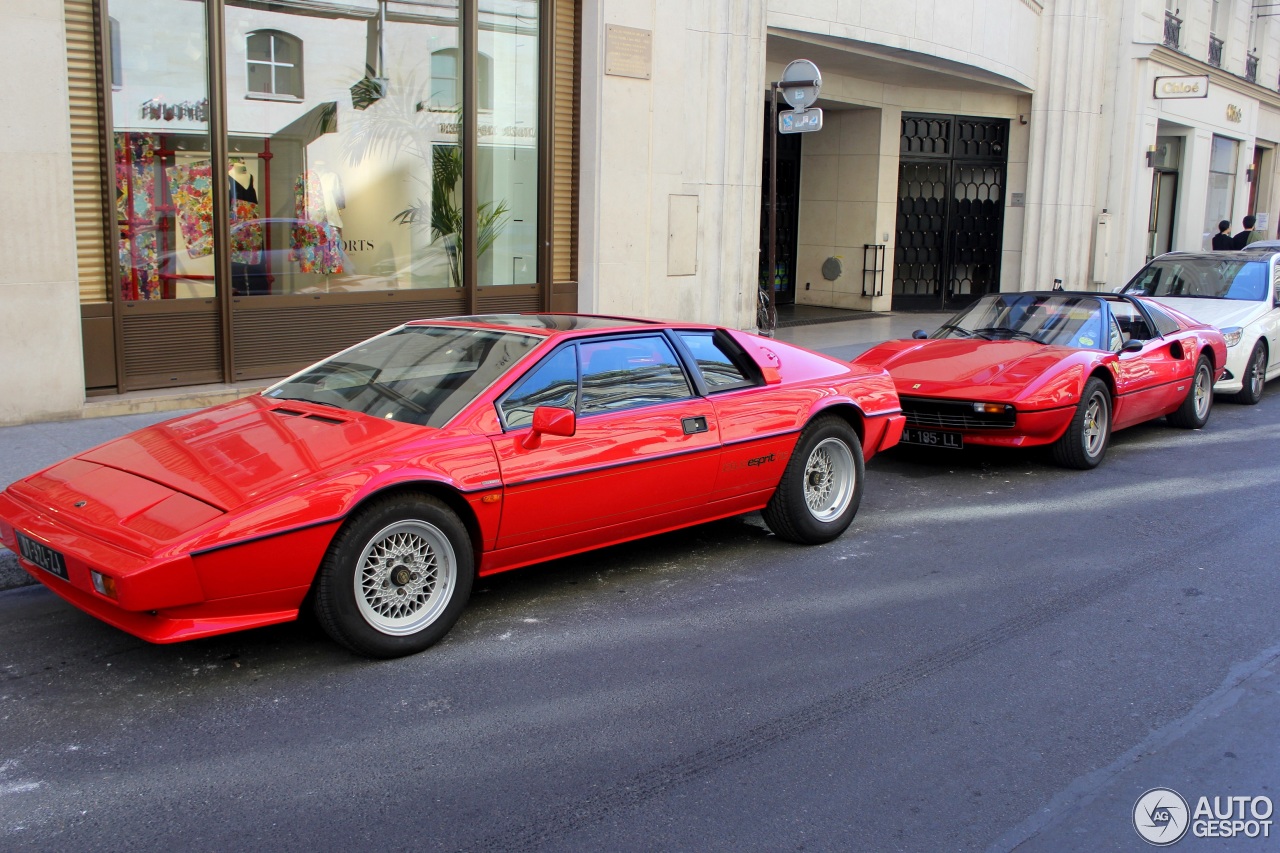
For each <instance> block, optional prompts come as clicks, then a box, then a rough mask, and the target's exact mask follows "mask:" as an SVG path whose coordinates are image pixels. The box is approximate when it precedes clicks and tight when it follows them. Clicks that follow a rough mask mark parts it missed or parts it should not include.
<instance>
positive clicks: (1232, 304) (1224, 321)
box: [1148, 296, 1271, 329]
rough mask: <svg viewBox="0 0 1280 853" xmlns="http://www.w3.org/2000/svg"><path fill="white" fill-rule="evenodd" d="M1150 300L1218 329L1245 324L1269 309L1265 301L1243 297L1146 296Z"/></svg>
mask: <svg viewBox="0 0 1280 853" xmlns="http://www.w3.org/2000/svg"><path fill="white" fill-rule="evenodd" d="M1148 298H1150V299H1151V301H1152V302H1158V303H1160V304H1161V305H1168V306H1169V307H1170V308H1173V309H1175V310H1177V311H1181V312H1182V313H1183V314H1186V315H1187V316H1188V317H1190V318H1191V319H1193V320H1197V321H1199V322H1201V323H1207V324H1209V325H1210V326H1215V327H1217V328H1219V329H1226V328H1229V327H1231V326H1247V325H1248V324H1250V323H1252V322H1253V321H1254V320H1257V319H1258V318H1259V317H1261V316H1263V315H1264V314H1266V313H1267V312H1268V311H1270V310H1271V306H1270V305H1268V304H1267V303H1266V302H1253V301H1245V300H1243V299H1189V298H1186V297H1178V296H1159V297H1148Z"/></svg>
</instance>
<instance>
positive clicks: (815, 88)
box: [778, 59, 822, 112]
mask: <svg viewBox="0 0 1280 853" xmlns="http://www.w3.org/2000/svg"><path fill="white" fill-rule="evenodd" d="M778 87H779V88H780V89H781V90H782V97H783V98H784V99H786V102H787V103H788V104H790V105H791V108H792V109H794V110H796V111H797V112H803V111H804V110H806V109H808V108H809V107H811V106H813V105H814V104H815V103H817V101H818V92H819V91H820V90H821V89H822V73H821V72H819V71H818V66H816V65H814V64H813V63H812V62H810V61H809V60H807V59H793V60H792V61H791V62H788V63H787V67H786V68H784V69H782V79H781V80H779V81H778Z"/></svg>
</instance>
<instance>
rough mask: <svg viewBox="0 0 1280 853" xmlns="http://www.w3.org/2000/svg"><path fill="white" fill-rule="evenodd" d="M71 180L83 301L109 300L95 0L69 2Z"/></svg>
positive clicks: (99, 54) (98, 39) (78, 267)
mask: <svg viewBox="0 0 1280 853" xmlns="http://www.w3.org/2000/svg"><path fill="white" fill-rule="evenodd" d="M64 14H65V16H66V25H67V87H68V90H69V91H68V94H69V96H70V116H71V181H72V193H73V198H74V199H75V228H76V267H77V271H78V275H79V280H80V302H81V304H84V303H94V302H106V301H108V294H109V284H108V282H109V281H110V279H111V276H110V271H109V270H108V269H107V236H106V235H107V225H108V223H106V222H105V221H104V219H105V216H106V205H105V204H104V192H103V180H104V169H103V164H102V148H103V145H102V126H103V121H102V98H103V95H102V83H101V81H102V71H101V69H102V48H101V40H100V37H99V33H98V16H97V10H96V9H95V4H94V2H93V0H65V2H64Z"/></svg>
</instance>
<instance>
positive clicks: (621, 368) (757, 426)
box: [0, 314, 904, 657]
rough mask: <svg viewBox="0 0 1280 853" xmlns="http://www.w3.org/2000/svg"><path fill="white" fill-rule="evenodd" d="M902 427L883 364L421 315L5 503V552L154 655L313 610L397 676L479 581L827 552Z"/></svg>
mask: <svg viewBox="0 0 1280 853" xmlns="http://www.w3.org/2000/svg"><path fill="white" fill-rule="evenodd" d="M903 424H904V418H903V416H902V415H901V413H900V409H899V406H898V396H897V394H896V393H895V391H894V389H893V383H892V382H891V380H890V379H889V376H888V374H887V373H885V372H884V371H883V370H880V369H879V368H872V369H858V368H851V367H850V366H849V365H848V364H847V363H845V362H840V361H837V360H835V359H832V358H828V357H826V356H823V355H819V354H817V353H813V352H809V351H807V350H804V349H801V348H799V347H796V346H790V345H788V344H785V343H781V342H778V341H773V340H768V339H765V338H760V337H756V336H754V335H751V334H748V333H745V332H739V331H734V330H731V329H723V328H716V327H712V326H705V325H694V324H685V323H660V322H651V321H646V320H635V319H620V318H613V317H602V316H582V315H554V314H544V315H518V316H517V315H500V316H484V317H460V318H451V319H448V320H433V321H421V322H414V323H409V324H407V325H404V326H401V327H398V328H396V329H392V330H391V331H389V332H386V333H384V334H382V335H379V336H377V337H374V338H371V339H370V340H368V341H365V342H363V343H361V344H357V345H356V346H354V347H351V348H350V349H347V350H345V351H343V352H341V353H339V354H337V355H335V356H333V357H331V358H329V359H326V360H325V361H322V362H320V363H318V364H316V365H314V366H312V367H310V368H308V369H306V370H304V371H302V372H301V373H298V374H297V375H295V376H292V377H290V378H288V379H286V380H284V381H282V382H280V383H278V384H277V385H274V386H272V387H271V388H268V389H267V390H265V391H263V392H262V393H261V394H257V395H255V396H252V397H248V398H245V399H243V400H240V401H237V402H234V403H228V404H225V405H221V406H216V407H214V408H211V409H207V410H204V411H201V412H198V413H195V414H191V415H187V416H185V417H179V418H176V419H174V420H171V421H168V422H165V423H162V424H158V425H156V426H152V427H148V428H146V429H142V430H139V431H137V432H135V433H132V434H130V435H127V436H125V437H123V438H120V439H117V440H115V441H112V442H109V443H107V444H104V445H101V446H99V447H97V448H95V449H93V450H89V451H86V452H84V453H80V454H78V455H76V456H74V457H72V458H70V459H67V460H66V461H63V462H60V463H58V464H57V465H54V466H53V467H51V468H48V469H46V470H44V471H41V472H39V473H37V474H34V475H32V476H30V477H27V478H26V479H23V480H20V481H18V482H16V483H14V484H12V485H11V486H9V488H8V489H6V490H5V491H4V492H3V493H0V541H3V542H4V544H5V545H6V546H8V547H9V548H10V549H12V550H13V551H14V552H16V553H17V554H18V555H19V556H20V562H21V564H22V565H23V566H24V567H25V568H26V569H27V571H28V572H30V573H31V574H32V575H34V576H35V577H36V578H37V579H39V580H40V581H41V582H43V583H44V584H45V586H47V587H48V588H49V589H51V590H53V591H54V592H55V593H57V594H58V595H60V596H62V597H63V598H64V599H66V600H67V601H69V602H70V603H71V604H74V605H75V606H77V607H79V608H81V609H82V610H84V611H86V612H88V613H90V614H92V615H94V616H96V617H98V618H99V619H102V620H103V621H105V622H108V623H110V624H112V625H114V626H116V627H117V628H120V629H122V630H124V631H127V632H129V633H131V634H134V635H136V636H138V637H141V638H143V639H145V640H149V641H152V642H158V643H164V642H174V641H178V640H187V639H192V638H196V637H205V636H210V635H213V634H220V633H225V632H229V631H236V630H240V629H244V628H253V627H257V626H262V625H270V624H274V623H279V622H285V621H288V620H291V619H294V618H296V617H297V616H298V614H299V611H300V609H301V608H303V607H304V606H311V607H314V610H315V612H316V614H317V616H318V618H319V621H320V623H321V625H322V626H323V627H324V628H325V630H326V631H327V632H328V633H329V634H330V635H331V636H332V637H333V638H334V639H335V640H337V641H338V642H340V643H342V644H344V645H346V646H347V647H348V648H350V649H352V650H353V651H356V652H359V653H362V654H366V655H369V656H374V657H394V656H398V655H403V654H410V653H413V652H417V651H420V650H422V649H424V648H426V647H427V646H429V645H431V644H432V643H434V642H436V641H437V640H439V639H440V638H441V637H442V636H444V634H445V633H446V632H448V630H449V628H450V627H451V626H452V625H453V623H454V621H455V620H456V619H457V618H458V615H459V613H460V612H461V610H462V608H463V607H464V606H465V604H466V601H467V597H468V596H469V594H470V592H471V586H472V581H473V579H474V578H475V577H476V576H478V575H489V574H493V573H495V572H500V571H504V570H506V569H513V568H516V567H518V566H524V565H527V564H530V563H535V562H540V561H543V560H548V559H551V558H553V557H560V556H564V555H568V554H573V553H576V552H580V551H585V550H588V549H591V548H599V547H602V546H605V545H611V544H613V543H617V542H623V541H626V540H629V539H635V538H638V537H641V536H648V535H650V534H655V533H659V532H662V531H667V530H673V529H676V528H679V527H685V526H687V525H692V524H699V523H702V522H707V521H711V520H713V519H718V518H724V517H726V516H732V515H737V514H739V513H745V512H750V511H752V510H763V514H764V519H765V521H766V522H767V524H768V525H769V527H770V528H771V529H772V530H773V531H774V533H775V534H776V535H777V536H779V537H780V538H783V539H788V540H792V541H796V542H801V543H820V542H826V541H829V540H831V539H833V538H835V537H836V536H839V535H840V534H841V533H842V532H843V531H844V530H845V528H846V527H848V525H849V523H850V521H852V519H853V516H854V513H855V512H856V511H857V509H858V503H859V501H860V499H861V495H862V477H863V470H864V469H863V463H864V460H866V459H870V458H871V456H872V455H873V454H875V453H876V452H878V451H880V450H883V449H885V448H887V447H890V446H892V445H893V444H894V443H895V442H897V440H898V438H899V436H900V435H901V432H902V427H903Z"/></svg>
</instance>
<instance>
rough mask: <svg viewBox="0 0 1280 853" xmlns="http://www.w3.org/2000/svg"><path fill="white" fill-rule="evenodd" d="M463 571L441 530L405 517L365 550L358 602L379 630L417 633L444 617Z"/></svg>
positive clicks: (357, 583)
mask: <svg viewBox="0 0 1280 853" xmlns="http://www.w3.org/2000/svg"><path fill="white" fill-rule="evenodd" d="M457 575H458V561H457V557H456V556H455V555H454V551H453V546H452V545H451V544H450V543H449V539H448V537H446V536H445V535H444V533H443V532H441V530H440V529H439V528H437V527H436V526H435V525H433V524H429V523H427V522H425V521H418V520H408V521H399V522H396V523H395V524H392V525H389V526H388V527H386V528H384V529H383V530H381V531H380V532H378V533H377V534H375V535H374V536H373V538H372V539H371V540H370V541H369V544H367V545H366V546H365V548H364V551H363V552H362V553H361V554H360V557H359V559H358V563H357V568H356V571H355V575H354V583H355V596H356V604H357V607H358V608H359V611H360V615H361V616H363V617H364V619H365V621H366V622H368V623H369V625H370V626H372V627H373V628H375V629H376V630H378V631H380V632H382V633H384V634H390V635H392V636H405V635H408V634H413V633H416V632H417V631H419V630H421V629H422V628H423V627H424V626H426V625H430V624H431V623H432V622H434V621H435V620H436V619H437V618H439V616H440V614H441V613H442V612H443V611H444V608H445V606H446V605H447V604H448V602H449V598H450V593H451V591H452V589H453V587H454V585H455V584H456V583H457Z"/></svg>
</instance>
